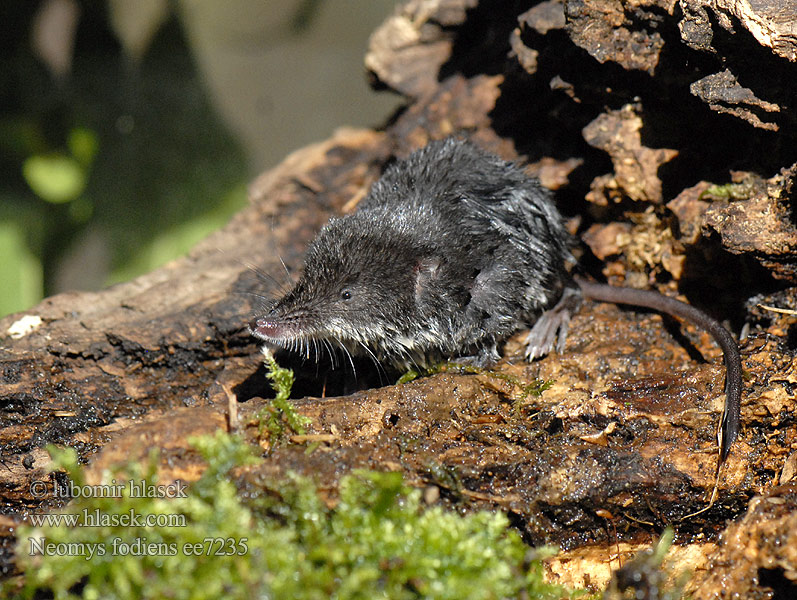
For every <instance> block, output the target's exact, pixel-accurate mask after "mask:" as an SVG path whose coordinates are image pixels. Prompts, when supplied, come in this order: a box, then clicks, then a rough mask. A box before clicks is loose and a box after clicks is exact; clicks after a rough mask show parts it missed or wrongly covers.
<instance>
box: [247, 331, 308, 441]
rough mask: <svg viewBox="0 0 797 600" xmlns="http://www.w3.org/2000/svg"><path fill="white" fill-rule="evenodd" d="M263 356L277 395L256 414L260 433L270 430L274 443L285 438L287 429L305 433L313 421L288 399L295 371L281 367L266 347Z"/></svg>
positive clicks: (268, 375) (270, 436)
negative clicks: (300, 412) (299, 411)
mask: <svg viewBox="0 0 797 600" xmlns="http://www.w3.org/2000/svg"><path fill="white" fill-rule="evenodd" d="M263 356H264V360H263V362H265V364H266V366H267V367H268V371H267V372H266V377H268V378H269V379H270V380H271V387H272V388H273V389H274V391H275V392H276V393H277V396H276V398H274V399H273V400H272V401H271V402H270V403H269V405H268V406H266V407H265V408H263V409H262V410H260V411H258V413H257V415H256V417H257V419H258V421H259V433H260V435H261V436H262V435H263V433H264V432H265V431H266V430H268V433H269V440H270V441H271V442H272V443H274V442H278V441H280V440H281V439H283V438H284V436H285V433H286V432H287V431H292V432H294V433H298V434H300V435H301V434H304V433H305V427H306V426H307V425H309V424H310V423H311V419H310V418H309V417H305V416H303V415H300V414H299V413H298V412H296V409H295V408H294V406H293V404H291V402H290V401H289V400H288V398H290V395H291V389H292V388H293V381H294V375H293V371H291V370H290V369H285V368H284V367H280V366H279V365H278V364H277V361H276V360H275V359H274V355H273V354H272V353H271V352H270V351H269V350H268V349H267V348H265V347H264V348H263Z"/></svg>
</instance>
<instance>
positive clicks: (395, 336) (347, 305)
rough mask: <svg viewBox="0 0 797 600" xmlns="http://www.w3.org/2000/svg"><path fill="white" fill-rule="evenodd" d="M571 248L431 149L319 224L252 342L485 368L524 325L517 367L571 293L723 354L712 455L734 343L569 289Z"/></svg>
mask: <svg viewBox="0 0 797 600" xmlns="http://www.w3.org/2000/svg"><path fill="white" fill-rule="evenodd" d="M570 244H571V239H570V236H569V235H568V233H567V232H566V230H565V228H564V226H563V223H562V218H561V216H560V215H559V213H558V211H557V210H556V207H555V206H554V204H553V201H552V199H551V195H550V193H549V192H548V191H547V190H545V189H544V188H542V187H541V186H540V184H539V182H538V181H537V180H536V179H533V178H531V177H529V176H528V175H526V174H525V173H524V171H523V170H522V168H521V167H519V166H518V165H516V164H514V163H510V162H506V161H503V160H501V159H500V158H498V157H497V156H495V155H492V154H489V153H486V152H484V151H482V150H480V149H479V148H477V147H475V146H473V145H472V144H470V143H468V142H464V141H461V140H456V139H447V140H443V141H438V142H432V143H431V144H429V145H428V146H426V147H425V148H423V149H421V150H419V151H417V152H415V153H413V154H412V155H410V156H409V157H408V158H407V159H406V160H402V161H398V162H396V163H395V164H393V165H392V166H390V167H389V168H388V169H387V170H386V171H385V173H384V175H383V176H382V178H381V179H380V180H379V181H377V182H376V184H374V186H373V188H372V189H371V191H370V193H369V194H368V196H367V197H366V198H365V199H364V200H363V202H362V203H361V204H360V206H359V208H358V210H357V211H356V212H355V213H353V214H351V215H348V216H345V217H342V218H337V219H332V220H330V222H329V223H328V224H327V225H326V226H325V227H324V228H323V229H322V230H321V232H320V233H319V234H318V237H317V238H316V239H315V240H314V241H313V243H312V244H311V245H310V247H309V249H308V251H307V256H306V258H305V265H304V272H303V275H302V277H301V279H300V280H299V282H298V283H297V284H296V286H295V287H294V288H293V289H292V290H291V291H290V292H289V293H288V294H286V295H285V296H284V297H283V298H282V299H280V300H279V301H278V302H277V303H276V304H275V306H274V307H273V308H272V309H271V310H270V311H269V312H267V313H266V314H264V315H262V316H259V317H258V318H256V319H255V320H254V321H253V322H252V324H251V326H250V327H251V331H252V333H253V335H255V336H256V337H258V338H260V339H262V340H264V341H265V342H266V343H267V344H268V345H270V346H276V347H283V348H288V349H290V350H296V351H302V352H305V353H309V351H310V349H313V350H314V351H316V352H318V351H319V348H321V349H324V348H325V349H327V350H329V351H330V352H332V350H333V349H334V348H335V347H341V348H343V349H344V350H345V351H347V352H349V353H352V354H354V353H357V354H367V355H370V356H371V357H373V358H374V359H375V360H378V361H382V362H389V363H392V364H394V365H396V366H399V367H406V366H411V365H428V364H430V363H434V362H437V361H439V360H441V359H447V358H460V359H462V358H467V359H468V360H470V361H471V362H475V363H477V364H482V365H487V364H490V363H492V362H494V361H496V360H497V359H498V358H499V353H498V348H499V345H500V344H501V343H502V342H503V341H504V340H506V338H507V337H509V336H510V335H511V334H513V333H514V332H516V331H518V330H520V329H525V328H528V327H531V328H532V329H531V332H530V333H529V336H528V338H527V340H526V341H527V352H526V353H527V357H528V358H529V360H531V359H533V358H536V357H538V356H542V355H544V354H547V353H548V352H549V351H550V350H551V349H552V348H553V347H554V346H555V345H556V346H557V348H558V349H561V348H562V346H563V344H564V340H565V338H566V336H567V325H568V322H569V320H570V315H571V314H572V312H573V311H574V310H576V309H577V308H578V306H579V304H580V301H581V298H582V297H584V296H586V297H590V298H594V299H597V300H608V301H611V302H618V303H624V304H632V305H638V306H645V307H648V308H654V309H656V310H661V311H664V312H667V313H670V314H675V315H677V316H681V317H683V318H687V319H689V320H691V321H693V322H695V323H696V324H697V325H699V326H702V327H704V328H706V329H708V330H709V332H710V333H712V335H714V337H715V339H717V341H718V342H719V343H720V345H721V346H722V348H723V351H724V352H725V364H726V367H727V376H726V394H727V400H726V411H725V414H724V417H723V425H722V434H723V435H722V440H721V446H722V458H724V457H725V456H726V455H727V452H728V449H729V448H730V445H731V443H733V440H734V439H735V437H736V434H737V432H738V428H739V398H740V395H741V362H740V359H739V353H738V350H737V348H736V344H735V343H734V341H733V338H732V337H731V336H730V334H728V332H727V331H726V330H725V329H724V328H722V326H721V325H719V324H718V323H717V322H716V321H714V320H713V319H711V318H710V317H708V316H707V315H705V314H703V313H700V312H699V311H697V310H696V309H694V308H693V307H691V306H689V305H686V304H684V303H682V302H678V301H677V300H673V299H670V298H666V297H665V296H662V295H661V294H658V293H655V292H640V291H639V290H628V289H626V288H615V287H611V286H606V285H601V284H595V283H589V282H586V281H584V280H580V279H578V278H573V277H572V276H571V275H570V274H569V272H568V270H567V268H566V267H567V264H568V262H571V261H572V260H573V259H572V256H571V254H570V250H569V248H570ZM683 307H686V308H683Z"/></svg>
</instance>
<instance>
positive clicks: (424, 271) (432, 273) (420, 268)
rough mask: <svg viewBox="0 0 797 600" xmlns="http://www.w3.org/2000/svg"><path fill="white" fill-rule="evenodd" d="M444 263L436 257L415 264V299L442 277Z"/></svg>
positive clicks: (426, 258) (425, 258) (428, 257)
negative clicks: (441, 271)
mask: <svg viewBox="0 0 797 600" xmlns="http://www.w3.org/2000/svg"><path fill="white" fill-rule="evenodd" d="M441 264H442V261H441V260H440V259H439V258H438V257H436V256H427V257H424V258H422V259H420V260H419V261H418V262H417V263H415V269H414V271H415V298H416V299H418V298H419V297H420V296H422V295H423V293H424V292H425V291H426V289H427V287H428V285H429V283H430V282H431V281H433V280H435V279H437V277H439V275H440V265H441Z"/></svg>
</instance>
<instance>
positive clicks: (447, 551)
mask: <svg viewBox="0 0 797 600" xmlns="http://www.w3.org/2000/svg"><path fill="white" fill-rule="evenodd" d="M195 444H196V446H197V447H198V448H199V450H200V451H201V452H202V454H203V455H204V457H205V459H206V460H207V462H208V468H207V470H206V471H205V473H204V474H203V476H202V478H201V479H199V480H198V481H197V482H195V483H194V484H193V485H192V486H191V487H190V488H188V489H187V490H186V492H185V494H182V495H180V494H178V495H177V497H175V498H172V499H165V498H134V497H130V495H129V494H127V493H125V494H123V495H122V497H112V498H80V499H77V500H75V501H73V502H72V503H71V504H70V505H69V507H68V508H67V510H66V511H65V513H71V514H76V513H77V514H80V513H81V511H83V510H84V509H85V510H87V511H88V512H90V513H93V512H94V511H98V512H99V513H102V514H104V515H108V516H113V515H123V514H128V513H130V512H134V513H136V514H139V515H148V514H159V515H168V514H176V515H184V517H185V519H184V523H182V524H181V525H175V526H163V525H161V526H138V525H136V526H132V525H125V526H121V525H115V526H114V525H107V526H101V527H86V526H82V527H81V526H78V527H66V526H63V525H62V526H52V525H48V526H44V527H42V528H37V529H34V528H32V527H21V528H20V530H19V533H18V540H19V544H18V549H17V553H18V554H17V557H18V564H19V566H20V567H21V568H22V569H23V570H24V578H25V583H24V588H23V589H22V593H21V596H22V597H24V598H31V597H34V595H35V594H37V592H39V591H44V590H50V591H51V592H52V593H53V594H54V596H55V598H57V599H60V598H92V599H94V598H109V599H114V598H120V599H133V598H136V599H138V598H143V599H146V598H176V599H179V598H190V599H204V598H233V599H235V598H292V599H296V600H316V599H318V600H320V599H327V598H362V599H368V600H372V599H375V598H385V599H397V600H401V599H404V598H407V599H418V598H441V599H442V598H451V599H469V598H474V599H482V598H484V599H493V598H495V599H499V598H530V599H534V598H551V599H554V598H560V597H563V596H566V595H567V594H565V593H564V592H563V591H562V590H561V589H560V588H559V587H557V586H552V585H549V584H545V583H543V581H542V578H541V570H542V568H541V565H540V563H539V561H538V559H537V557H536V555H535V553H534V551H533V550H530V549H529V548H528V547H526V546H525V545H524V544H523V543H522V541H521V540H520V537H519V536H518V534H517V533H516V532H515V531H514V530H512V529H510V528H509V527H508V521H507V518H506V516H504V515H503V514H500V513H499V514H494V513H488V512H480V513H476V514H472V515H468V516H465V517H463V516H460V515H458V514H455V513H451V512H446V511H444V510H442V509H441V508H439V507H433V508H427V509H425V510H423V509H422V506H421V500H420V493H419V491H417V490H413V489H410V488H408V487H406V486H405V485H404V484H403V483H402V480H401V476H400V474H398V473H358V474H356V475H352V476H349V477H346V478H344V479H343V480H342V482H341V485H340V495H339V499H338V502H337V504H336V506H334V507H333V508H330V507H329V506H328V505H327V504H326V503H324V502H323V501H322V499H321V498H320V497H319V494H318V491H317V490H316V488H315V486H314V485H312V484H311V483H310V482H308V481H307V480H303V479H299V478H296V477H292V478H289V479H288V480H287V481H285V482H282V483H280V484H278V485H275V486H274V487H273V488H271V489H269V490H266V491H264V493H263V494H261V495H258V496H257V497H254V498H249V499H247V500H244V499H242V498H241V497H239V496H238V495H237V494H236V488H235V486H234V485H233V483H232V482H231V481H230V479H229V475H228V473H229V471H230V469H232V468H233V467H235V466H236V465H240V464H244V463H247V462H251V461H252V460H253V459H252V457H251V454H250V450H249V448H248V447H247V446H246V445H245V444H244V443H243V442H241V441H240V440H238V439H236V438H234V437H231V436H228V435H226V434H223V433H218V434H217V435H215V436H213V437H205V438H201V439H199V440H195ZM59 463H60V465H61V466H62V467H64V468H66V469H67V471H68V472H69V474H70V476H71V477H72V480H73V481H74V482H75V484H76V485H84V482H83V479H82V474H81V470H80V468H79V467H78V465H77V461H76V458H75V455H74V453H62V454H61V455H60V457H59ZM121 472H122V471H118V472H117V476H118V475H119V473H121ZM124 473H125V477H129V478H130V479H134V480H135V479H137V478H140V479H143V480H146V481H147V482H149V483H151V484H153V485H154V484H157V481H156V478H155V462H154V460H151V461H150V462H149V463H148V464H147V465H143V466H142V465H135V464H128V465H126V466H125V467H124ZM109 480H110V474H109ZM118 480H119V479H118V478H117V481H118ZM42 537H46V538H47V541H48V542H49V543H50V544H53V546H51V548H52V549H53V551H52V552H50V553H45V555H41V554H35V555H31V554H30V549H31V543H32V541H31V540H34V539H40V538H42ZM144 539H145V542H141V543H139V546H138V552H135V553H133V552H128V553H127V554H126V555H121V554H120V553H119V552H115V551H114V548H117V549H119V548H123V547H125V546H122V544H125V545H126V547H127V548H133V544H135V543H136V541H137V540H144ZM89 544H93V545H94V547H95V549H96V548H100V547H104V548H105V550H104V551H103V552H99V551H96V550H95V552H94V554H93V555H92V556H91V557H90V558H89V557H87V556H86V555H85V554H82V555H81V554H79V553H71V554H70V553H68V552H67V553H60V554H62V555H59V552H57V551H56V549H57V548H59V547H60V548H72V549H73V550H77V549H79V548H81V547H87V546H88V545H89ZM114 544H115V546H114ZM197 550H200V551H199V552H197ZM134 554H135V555H134Z"/></svg>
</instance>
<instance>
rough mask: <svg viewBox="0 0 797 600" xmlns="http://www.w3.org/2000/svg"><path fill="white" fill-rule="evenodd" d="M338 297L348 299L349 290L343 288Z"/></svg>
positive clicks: (349, 295) (349, 296)
mask: <svg viewBox="0 0 797 600" xmlns="http://www.w3.org/2000/svg"><path fill="white" fill-rule="evenodd" d="M340 297H341V298H343V299H344V300H349V299H350V298H351V292H350V291H349V290H343V291H342V292H341V293H340Z"/></svg>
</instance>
